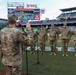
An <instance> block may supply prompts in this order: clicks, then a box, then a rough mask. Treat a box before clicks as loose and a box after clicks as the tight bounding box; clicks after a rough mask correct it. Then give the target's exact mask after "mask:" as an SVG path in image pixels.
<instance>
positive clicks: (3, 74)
mask: <svg viewBox="0 0 76 75" xmlns="http://www.w3.org/2000/svg"><path fill="white" fill-rule="evenodd" d="M0 75H6V73H5V72H0ZM21 75H27V74H21ZM29 75H30V74H29Z"/></svg>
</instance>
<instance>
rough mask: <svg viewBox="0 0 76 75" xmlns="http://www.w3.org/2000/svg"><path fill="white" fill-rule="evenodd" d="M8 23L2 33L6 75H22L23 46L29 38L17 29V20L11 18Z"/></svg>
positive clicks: (0, 38) (2, 50) (1, 44)
mask: <svg viewBox="0 0 76 75" xmlns="http://www.w3.org/2000/svg"><path fill="white" fill-rule="evenodd" d="M8 23H9V25H8V26H7V27H5V28H4V29H2V30H1V32H0V46H1V47H2V48H1V59H2V63H3V64H4V65H5V70H6V75H21V69H22V49H21V44H22V43H26V40H27V38H25V36H23V35H22V32H21V31H20V30H18V29H17V28H15V25H16V20H15V18H14V17H10V18H9V20H8Z"/></svg>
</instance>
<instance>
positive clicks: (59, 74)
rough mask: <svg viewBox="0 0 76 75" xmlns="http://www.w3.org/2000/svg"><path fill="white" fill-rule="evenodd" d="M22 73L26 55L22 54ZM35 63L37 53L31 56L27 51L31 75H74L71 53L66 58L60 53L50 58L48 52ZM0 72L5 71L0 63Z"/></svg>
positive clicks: (74, 63) (73, 62) (73, 59)
mask: <svg viewBox="0 0 76 75" xmlns="http://www.w3.org/2000/svg"><path fill="white" fill-rule="evenodd" d="M22 58H23V63H22V73H26V55H25V54H23V57H22ZM39 61H40V64H35V63H37V53H36V54H35V55H31V54H30V53H29V51H28V73H29V74H31V75H76V57H75V56H74V53H73V52H69V56H68V57H63V56H62V52H57V56H50V52H49V51H47V52H45V55H40V52H39ZM0 71H1V72H2V71H5V70H4V66H3V64H2V63H1V61H0Z"/></svg>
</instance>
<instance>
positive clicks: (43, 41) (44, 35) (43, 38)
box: [38, 27, 47, 55]
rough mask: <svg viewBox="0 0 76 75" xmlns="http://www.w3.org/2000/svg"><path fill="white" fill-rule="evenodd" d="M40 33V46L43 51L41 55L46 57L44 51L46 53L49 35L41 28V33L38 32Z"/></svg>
mask: <svg viewBox="0 0 76 75" xmlns="http://www.w3.org/2000/svg"><path fill="white" fill-rule="evenodd" d="M38 33H39V45H40V49H41V51H42V52H41V55H44V51H45V44H46V40H47V33H46V31H45V29H44V27H42V28H41V30H40V31H38Z"/></svg>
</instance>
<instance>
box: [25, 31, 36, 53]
mask: <svg viewBox="0 0 76 75" xmlns="http://www.w3.org/2000/svg"><path fill="white" fill-rule="evenodd" d="M26 34H27V37H28V39H29V40H28V45H27V46H30V47H31V52H30V54H35V40H34V31H33V30H27V32H26Z"/></svg>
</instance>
